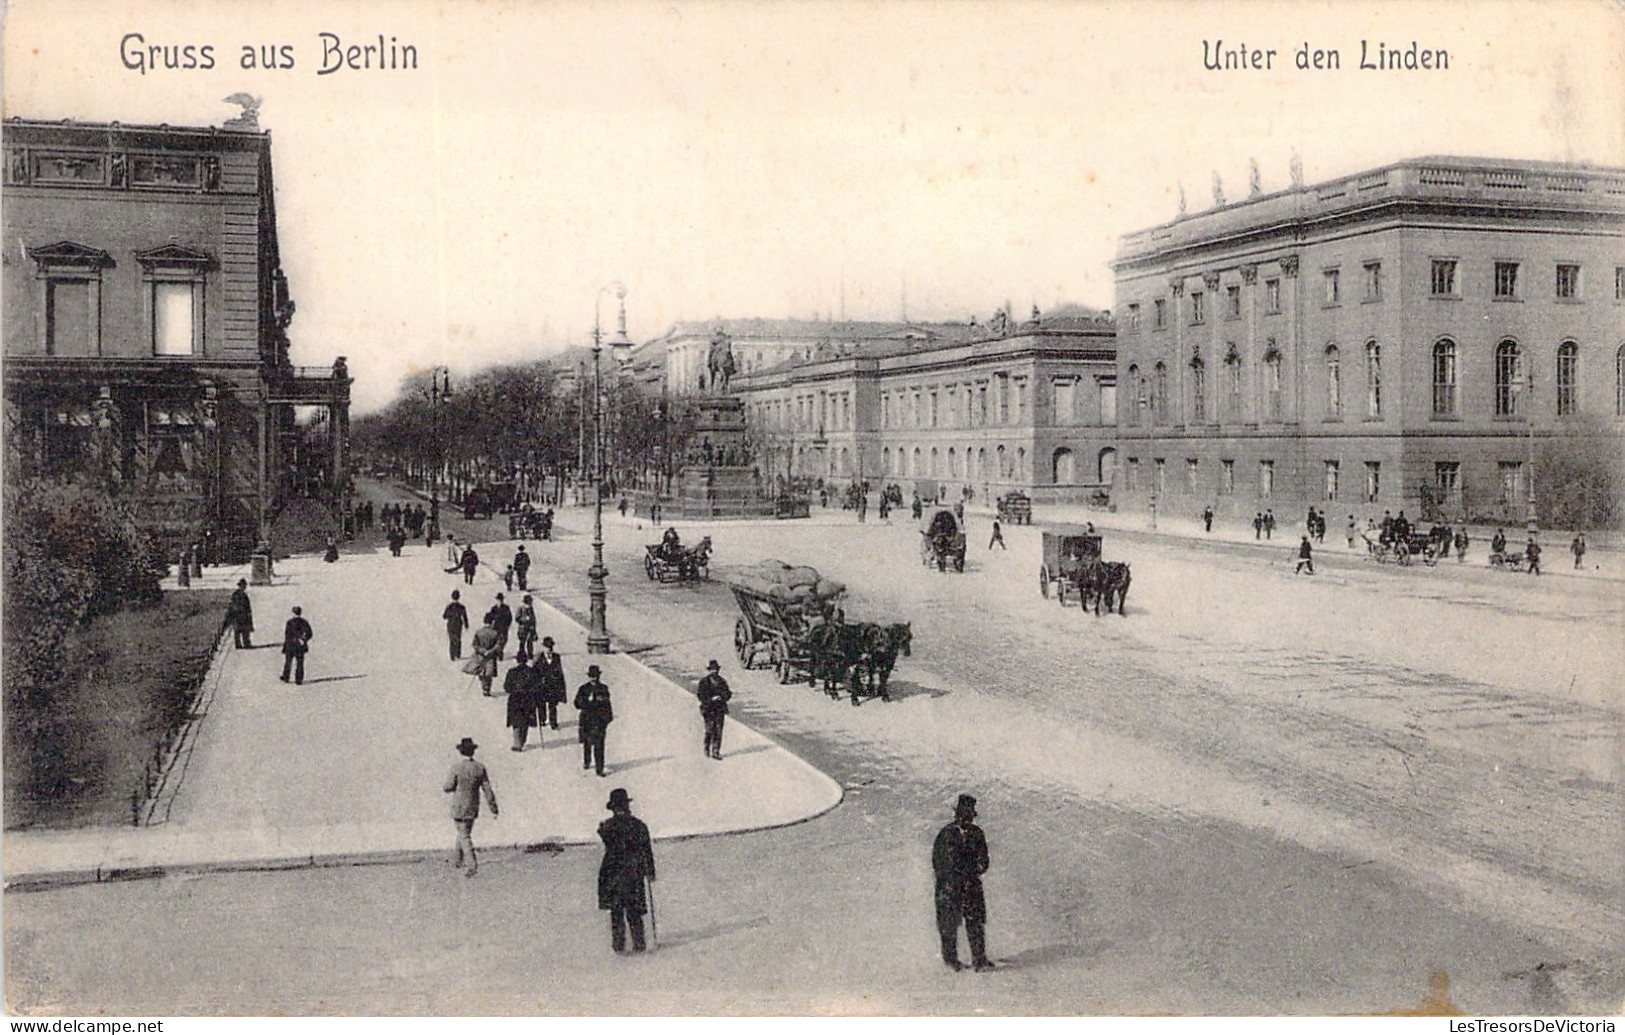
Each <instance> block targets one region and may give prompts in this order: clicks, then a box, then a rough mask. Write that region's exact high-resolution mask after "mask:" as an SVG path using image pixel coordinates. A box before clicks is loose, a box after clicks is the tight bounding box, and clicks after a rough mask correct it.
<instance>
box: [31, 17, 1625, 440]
mask: <svg viewBox="0 0 1625 1035" xmlns="http://www.w3.org/2000/svg"><path fill="white" fill-rule="evenodd" d="M5 15H6V22H5V26H4V32H5V36H4V48H5V49H4V59H5V60H4V73H3V74H4V112H5V114H6V116H8V117H9V116H13V115H21V116H24V117H30V118H46V119H56V118H76V119H83V120H86V121H111V120H118V121H121V122H126V123H142V122H145V123H156V122H167V123H170V124H174V125H218V124H220V123H221V122H223V121H224V120H225V119H227V118H230V117H231V116H232V115H234V114H235V113H236V110H237V109H236V108H235V107H233V106H232V105H229V104H226V103H224V102H223V101H222V98H224V97H226V96H227V95H229V94H232V93H235V92H238V91H247V92H249V93H252V94H255V95H258V96H261V97H263V99H264V100H263V106H262V108H261V110H260V123H261V126H262V127H263V128H266V129H269V130H270V131H271V133H272V141H273V159H274V162H275V180H276V189H277V198H276V204H277V214H278V221H279V232H280V244H281V251H282V257H283V264H284V268H285V270H286V271H287V273H288V277H289V282H290V287H291V289H292V292H293V295H294V298H295V299H296V301H297V303H298V307H299V309H298V315H297V317H296V318H295V320H294V323H293V326H292V328H291V330H290V336H291V338H292V340H293V342H294V350H293V357H294V361H295V362H296V363H305V364H323V363H328V362H331V360H332V358H333V357H334V356H337V355H345V356H347V357H348V359H349V364H350V369H351V372H352V374H353V375H354V376H355V377H356V385H355V399H356V409H357V411H358V412H365V411H367V410H369V409H372V408H375V407H377V406H380V405H382V404H384V403H385V402H387V401H388V400H389V399H390V398H391V397H392V396H393V394H394V392H395V390H396V387H397V385H398V383H399V381H400V378H401V377H402V376H403V375H405V374H407V373H408V372H410V371H412V370H415V369H421V368H423V367H426V366H431V365H436V364H446V365H449V366H450V367H451V368H452V369H453V371H455V372H467V371H470V370H473V369H476V368H479V367H481V366H485V365H489V364H491V363H497V362H511V361H517V360H523V359H528V358H535V357H539V356H543V355H546V354H549V353H552V352H555V351H558V350H559V349H561V348H564V347H565V346H566V345H569V344H580V343H584V342H586V341H588V340H589V339H590V335H591V331H592V327H593V324H594V319H595V304H596V303H598V302H600V301H601V302H602V311H601V316H600V317H599V318H601V320H602V322H603V324H604V326H605V328H606V329H608V328H610V327H611V326H612V325H613V322H614V305H615V298H614V295H613V293H601V292H600V289H601V288H602V287H604V286H605V285H606V284H609V283H611V282H615V281H619V282H621V283H622V284H624V285H625V287H626V292H627V297H626V303H627V316H628V325H629V330H630V333H631V335H632V337H633V338H634V340H638V341H643V340H647V339H649V338H653V337H656V336H658V335H659V334H661V333H663V332H664V331H665V330H666V329H667V328H668V327H669V326H670V325H671V324H672V322H673V321H675V320H679V319H686V320H699V319H710V318H713V317H717V316H721V317H747V316H761V317H799V318H809V319H810V318H813V317H815V316H829V315H831V314H834V315H837V316H839V315H841V314H843V313H844V314H845V315H846V316H847V317H849V318H851V319H876V320H894V319H899V318H901V317H902V316H903V315H904V313H905V312H906V314H907V316H908V317H909V318H912V319H917V320H931V319H948V320H956V321H958V320H965V319H968V318H969V317H970V316H971V315H972V314H975V315H977V316H978V317H979V318H980V319H982V320H984V321H985V320H986V319H987V317H988V316H989V315H990V314H991V313H992V311H993V310H994V309H995V308H997V307H998V306H1001V305H1003V304H1004V303H1005V302H1006V301H1009V302H1011V303H1012V304H1013V305H1014V306H1015V308H1016V310H1017V311H1018V312H1022V313H1024V312H1025V311H1026V310H1027V309H1028V308H1029V307H1030V306H1031V305H1033V304H1037V305H1039V306H1041V307H1049V306H1052V305H1056V304H1059V303H1062V302H1077V303H1082V304H1086V305H1094V306H1100V307H1110V306H1111V305H1112V301H1113V298H1112V295H1113V282H1112V273H1111V270H1110V267H1109V263H1110V261H1111V259H1112V257H1113V255H1114V254H1115V252H1116V249H1117V241H1118V238H1119V237H1120V236H1121V235H1122V234H1124V233H1127V232H1130V231H1133V230H1137V229H1141V228H1144V227H1146V226H1150V225H1153V224H1157V223H1161V222H1165V221H1167V220H1170V219H1172V218H1173V217H1174V216H1175V214H1176V213H1177V209H1178V201H1177V197H1178V187H1179V185H1180V184H1183V186H1184V190H1185V193H1186V196H1187V198H1188V202H1189V205H1190V208H1191V210H1192V211H1197V210H1200V209H1202V208H1205V207H1208V206H1209V205H1211V203H1212V179H1213V176H1214V174H1215V173H1217V174H1218V175H1219V176H1220V177H1221V178H1222V181H1223V184H1224V188H1225V192H1226V195H1227V197H1228V198H1229V199H1230V200H1236V199H1238V198H1240V197H1243V196H1245V194H1246V190H1247V180H1248V167H1249V162H1250V161H1251V160H1256V161H1257V162H1258V165H1259V168H1260V173H1261V179H1262V185H1263V187H1264V189H1265V190H1273V189H1278V188H1281V187H1285V186H1286V185H1287V182H1288V169H1289V166H1290V162H1291V158H1292V155H1293V153H1294V151H1296V153H1298V154H1299V155H1300V156H1301V160H1302V163H1303V168H1304V173H1305V178H1306V179H1307V180H1308V181H1309V182H1311V183H1313V182H1315V181H1317V180H1322V179H1327V178H1331V177H1334V176H1340V175H1344V174H1347V173H1350V172H1354V171H1357V170H1360V169H1363V168H1368V167H1373V166H1376V165H1380V164H1383V163H1386V162H1389V161H1393V160H1396V159H1400V158H1406V157H1412V156H1416V155H1422V154H1437V153H1444V154H1458V155H1474V156H1487V157H1515V158H1535V159H1558V160H1569V161H1587V162H1592V163H1596V164H1602V165H1612V166H1625V67H1622V63H1621V62H1622V57H1621V56H1622V55H1625V7H1621V6H1620V5H1618V4H1611V3H1608V2H1606V0H1602V2H1572V0H1571V2H1564V0H1547V2H1543V3H1487V2H1471V3H1469V2H1464V0H1453V2H1448V3H1427V2H1421V3H1397V2H1390V3H1371V2H1365V3H1352V2H1350V3H1341V2H1327V0H1321V2H1315V3H1274V2H1270V0H1255V2H1250V3H1241V2H1235V0H1232V2H1229V3H1222V4H1221V3H1205V2H1195V0H1192V2H1187V3H1173V2H1165V3H1155V2H1149V3H1127V2H1106V0H1102V2H1095V3H1090V2H1083V0H1079V2H1071V3H1038V2H1033V3H1017V2H1004V3H989V2H970V0H965V2H948V0H937V2H931V3H926V2H911V3H905V2H887V0H872V2H866V3H848V2H843V0H832V2H826V3H816V4H813V3H790V2H783V3H768V2H762V0H758V2H751V3H682V2H677V3H671V2H667V3H641V2H636V0H622V2H614V3H606V4H597V5H593V4H588V3H584V2H557V3H547V2H535V3H502V2H476V0H468V2H459V3H450V2H441V3H426V2H416V0H400V2H394V0H388V2H339V3H328V4H323V5H318V4H314V3H311V4H303V3H299V2H293V3H287V2H283V3H277V4H271V3H260V2H255V0H235V2H224V0H221V2H207V0H192V2H187V3H176V2H165V0H141V2H139V3H133V2H123V0H102V2H97V3H87V2H82V0H12V2H11V3H10V5H9V7H8V8H7V10H6V12H5ZM131 33H139V34H140V37H141V39H142V41H143V42H144V43H145V44H147V45H149V46H151V45H159V46H177V45H180V46H184V45H187V44H190V45H192V46H193V47H201V46H203V45H205V44H207V45H210V46H212V47H213V54H214V67H213V68H211V69H202V68H192V69H183V68H176V69H169V68H164V67H161V66H162V61H161V60H160V61H159V65H160V67H156V68H152V69H148V70H146V71H144V72H143V71H141V70H138V69H131V68H129V67H126V66H127V63H128V61H129V58H128V52H127V49H126V45H125V44H124V42H123V41H124V40H125V38H126V37H127V36H128V35H129V34H131ZM321 33H331V34H333V35H334V36H336V37H337V38H338V39H339V40H341V41H342V45H345V46H348V45H350V44H363V43H376V41H377V38H378V36H379V35H380V34H382V35H383V36H384V37H385V42H386V44H387V43H388V41H389V38H390V37H393V38H394V39H395V40H396V41H398V43H399V44H410V45H412V46H414V47H416V50H417V55H418V61H417V67H416V68H415V69H395V70H390V69H379V68H377V67H374V68H372V69H370V70H368V69H351V68H343V69H341V70H339V71H336V72H333V73H331V74H327V75H321V74H318V69H319V68H321V67H322V65H323V57H324V45H323V42H322V37H321V36H320V34H321ZM1362 40H1365V41H1368V44H1367V45H1368V49H1369V50H1370V51H1371V52H1374V51H1375V50H1376V48H1377V45H1378V43H1379V42H1380V43H1382V44H1384V45H1386V46H1387V47H1388V48H1389V49H1394V48H1396V47H1398V48H1401V49H1404V48H1408V47H1410V45H1411V43H1412V42H1413V41H1415V42H1416V43H1417V45H1418V46H1419V47H1421V48H1425V49H1429V50H1438V49H1443V50H1445V51H1447V52H1448V54H1449V62H1450V67H1449V68H1448V69H1447V70H1442V71H1423V70H1417V71H1405V70H1389V71H1373V70H1360V69H1358V67H1357V66H1358V64H1359V61H1360V49H1361V41H1362ZM1204 42H1207V43H1215V42H1216V45H1217V46H1219V47H1222V48H1224V49H1226V50H1230V49H1234V48H1236V47H1238V46H1241V45H1243V44H1245V47H1246V49H1247V51H1248V52H1249V54H1250V53H1251V52H1253V51H1255V50H1256V51H1263V50H1267V49H1272V48H1273V49H1274V50H1276V54H1275V56H1274V58H1273V60H1272V61H1271V67H1269V68H1267V69H1265V68H1256V69H1255V68H1247V69H1229V70H1221V71H1212V70H1208V69H1206V68H1205V67H1204ZM245 45H247V46H252V47H254V48H255V49H256V51H257V50H258V49H259V48H260V47H261V46H262V45H270V46H273V47H278V48H280V47H284V46H285V47H287V48H289V49H288V50H287V51H281V52H279V57H280V56H282V55H285V54H287V53H291V54H292V57H293V59H294V67H292V68H291V69H290V68H278V69H263V68H255V69H244V68H242V67H241V59H242V48H243V47H244V46H245ZM1304 45H1308V46H1309V47H1312V48H1317V49H1327V48H1336V49H1337V50H1338V51H1339V53H1340V57H1341V68H1340V69H1338V70H1336V71H1313V70H1310V71H1299V70H1297V69H1296V67H1295V61H1294V54H1295V52H1296V51H1297V50H1298V48H1299V47H1301V46H1304Z"/></svg>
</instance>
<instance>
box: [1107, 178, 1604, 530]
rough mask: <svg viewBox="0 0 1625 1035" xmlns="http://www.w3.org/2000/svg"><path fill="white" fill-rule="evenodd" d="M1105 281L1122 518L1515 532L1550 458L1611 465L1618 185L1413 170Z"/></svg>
mask: <svg viewBox="0 0 1625 1035" xmlns="http://www.w3.org/2000/svg"><path fill="white" fill-rule="evenodd" d="M1113 267H1114V269H1115V271H1116V279H1117V314H1118V348H1117V369H1118V377H1119V380H1118V383H1119V384H1120V385H1121V391H1122V392H1123V393H1124V397H1123V400H1122V406H1121V407H1120V409H1119V414H1118V417H1119V436H1120V446H1121V451H1122V455H1123V463H1122V464H1121V466H1120V468H1119V476H1118V481H1117V484H1116V488H1115V492H1114V496H1115V498H1116V499H1118V500H1119V501H1121V502H1126V503H1129V504H1130V505H1138V506H1142V507H1144V506H1148V505H1150V504H1151V503H1152V501H1159V502H1160V504H1161V505H1162V506H1164V507H1175V508H1179V509H1180V510H1181V511H1189V512H1190V513H1195V512H1198V511H1200V510H1201V509H1202V508H1203V507H1204V506H1207V505H1213V506H1214V508H1215V510H1216V511H1218V512H1220V513H1221V514H1230V515H1241V516H1243V517H1248V516H1251V515H1252V514H1254V513H1256V512H1257V511H1259V510H1262V509H1265V508H1271V509H1277V510H1284V509H1285V508H1301V507H1304V506H1308V505H1316V506H1317V507H1321V508H1323V509H1326V510H1328V511H1330V512H1331V513H1332V514H1333V515H1334V516H1342V515H1345V514H1356V515H1359V517H1360V519H1361V521H1362V524H1363V520H1364V518H1365V517H1367V516H1371V515H1373V514H1375V515H1379V516H1380V514H1381V512H1382V511H1384V510H1392V511H1395V512H1398V511H1399V510H1401V509H1404V510H1405V511H1406V512H1407V514H1408V515H1410V516H1411V517H1413V518H1415V517H1421V518H1423V519H1424V520H1445V521H1450V520H1484V521H1500V522H1509V523H1510V522H1522V521H1523V520H1524V517H1525V514H1526V511H1527V509H1528V504H1527V499H1528V497H1529V495H1530V491H1531V487H1532V482H1531V480H1530V476H1531V473H1532V467H1533V462H1534V459H1535V458H1536V457H1537V456H1538V457H1542V458H1548V457H1551V456H1554V455H1559V454H1562V453H1563V451H1564V450H1568V452H1569V454H1571V455H1579V456H1585V455H1592V456H1606V455H1610V453H1611V451H1612V452H1617V450H1618V443H1619V436H1620V432H1621V428H1622V425H1621V417H1622V414H1625V382H1622V378H1625V170H1619V169H1596V168H1588V167H1581V166H1573V165H1567V164H1559V163H1547V162H1516V161H1486V160H1476V159H1464V158H1450V157H1427V158H1420V159H1415V160H1410V161H1404V162H1399V163H1395V164H1393V165H1389V166H1385V167H1383V168H1380V169H1374V170H1371V171H1368V172H1363V173H1359V174H1358V175H1354V176H1348V177H1344V178H1342V179H1337V180H1332V181H1329V182H1326V183H1321V184H1318V185H1311V186H1302V185H1298V186H1294V187H1292V188H1290V189H1288V190H1285V191H1281V192H1277V193H1273V194H1268V195H1262V196H1259V197H1255V198H1250V199H1248V200H1245V201H1241V202H1237V203H1233V204H1229V205H1222V206H1219V207H1217V208H1215V209H1212V210H1210V211H1207V212H1202V213H1197V214H1193V215H1190V216H1185V217H1181V218H1180V219H1178V220H1176V221H1174V222H1172V223H1168V224H1164V225H1162V226H1158V227H1153V228H1151V229H1148V230H1143V231H1139V232H1136V233H1132V234H1129V235H1127V236H1125V237H1124V238H1123V239H1122V242H1121V247H1120V249H1119V252H1118V258H1117V260H1116V262H1115V263H1114V264H1113ZM1554 451H1555V452H1554ZM1547 466H1548V473H1549V474H1550V475H1551V477H1552V478H1553V479H1555V478H1557V477H1558V475H1557V472H1556V471H1555V470H1554V469H1553V468H1554V466H1555V465H1554V464H1552V463H1551V462H1550V461H1547ZM1533 473H1534V476H1535V480H1536V481H1537V482H1538V480H1539V478H1540V475H1539V470H1538V468H1533ZM1534 488H1535V490H1536V492H1537V494H1539V493H1544V494H1545V496H1546V497H1547V500H1548V502H1551V501H1553V500H1555V498H1556V494H1558V493H1559V492H1573V491H1575V487H1574V486H1572V485H1560V484H1556V483H1555V482H1554V483H1552V484H1548V485H1547V486H1545V488H1544V489H1542V488H1541V487H1540V486H1538V485H1534Z"/></svg>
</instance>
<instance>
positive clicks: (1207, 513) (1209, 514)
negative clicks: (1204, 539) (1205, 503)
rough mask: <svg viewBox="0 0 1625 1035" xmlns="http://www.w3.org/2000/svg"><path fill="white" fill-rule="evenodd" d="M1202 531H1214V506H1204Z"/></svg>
mask: <svg viewBox="0 0 1625 1035" xmlns="http://www.w3.org/2000/svg"><path fill="white" fill-rule="evenodd" d="M1202 531H1204V532H1211V531H1213V508H1212V507H1203V508H1202Z"/></svg>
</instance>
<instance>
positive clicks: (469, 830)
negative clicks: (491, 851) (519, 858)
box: [440, 737, 499, 877]
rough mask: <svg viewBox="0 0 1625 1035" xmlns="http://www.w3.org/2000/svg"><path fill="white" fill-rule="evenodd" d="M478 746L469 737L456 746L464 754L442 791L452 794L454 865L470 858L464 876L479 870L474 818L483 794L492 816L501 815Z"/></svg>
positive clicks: (477, 814) (478, 816) (458, 865)
mask: <svg viewBox="0 0 1625 1035" xmlns="http://www.w3.org/2000/svg"><path fill="white" fill-rule="evenodd" d="M478 749H479V745H478V744H476V743H474V741H473V740H472V739H470V738H468V737H464V738H463V740H462V743H460V744H458V745H457V751H458V753H459V754H461V755H462V756H463V757H462V758H461V759H460V760H459V761H458V762H457V764H455V765H453V766H452V767H451V772H450V773H447V774H446V782H445V783H444V784H442V785H441V788H440V789H441V790H443V791H445V792H446V793H447V794H449V795H451V822H452V824H453V825H454V826H455V827H456V828H457V845H456V847H455V848H454V849H453V850H452V858H451V864H452V865H453V866H456V867H461V866H462V865H463V859H464V858H465V857H466V858H467V859H468V869H467V870H466V871H465V872H464V873H463V876H465V877H472V876H474V874H476V873H478V872H479V870H480V862H479V859H478V858H477V857H476V856H475V855H474V821H475V820H476V819H479V818H480V795H482V794H483V795H485V802H486V804H488V805H490V806H491V815H493V816H496V815H498V814H499V810H498V809H497V792H496V789H495V788H494V787H492V786H491V775H490V774H489V773H487V772H486V771H485V766H484V764H483V763H481V762H479V761H478V760H476V759H475V758H474V752H475V751H476V750H478Z"/></svg>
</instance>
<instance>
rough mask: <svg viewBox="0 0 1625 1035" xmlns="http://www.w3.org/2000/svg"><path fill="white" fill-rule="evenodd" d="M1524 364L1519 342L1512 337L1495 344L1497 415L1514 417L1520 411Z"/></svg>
mask: <svg viewBox="0 0 1625 1035" xmlns="http://www.w3.org/2000/svg"><path fill="white" fill-rule="evenodd" d="M1522 370H1523V366H1522V364H1521V363H1520V362H1519V356H1518V343H1517V342H1515V341H1513V340H1512V339H1511V338H1508V339H1506V340H1505V341H1503V342H1501V344H1499V345H1497V346H1495V415H1496V416H1497V417H1514V416H1517V413H1518V388H1519V382H1520V381H1522V380H1523V377H1522Z"/></svg>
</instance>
